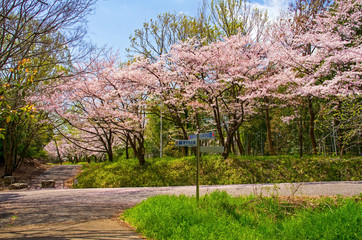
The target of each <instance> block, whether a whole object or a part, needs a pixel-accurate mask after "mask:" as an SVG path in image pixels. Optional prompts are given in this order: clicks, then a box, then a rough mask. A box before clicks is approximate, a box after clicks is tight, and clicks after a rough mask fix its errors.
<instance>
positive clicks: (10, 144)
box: [3, 129, 15, 176]
mask: <svg viewBox="0 0 362 240" xmlns="http://www.w3.org/2000/svg"><path fill="white" fill-rule="evenodd" d="M13 138H14V136H13V134H12V131H11V130H9V129H8V131H6V135H5V139H4V141H3V144H4V145H3V151H4V159H5V169H4V176H12V175H13V171H14V163H15V144H14V139H13Z"/></svg>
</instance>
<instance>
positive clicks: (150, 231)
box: [122, 192, 362, 240]
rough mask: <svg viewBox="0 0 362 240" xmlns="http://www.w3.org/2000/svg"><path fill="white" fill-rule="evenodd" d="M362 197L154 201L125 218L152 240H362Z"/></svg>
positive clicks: (161, 198)
mask: <svg viewBox="0 0 362 240" xmlns="http://www.w3.org/2000/svg"><path fill="white" fill-rule="evenodd" d="M361 197H362V195H360V196H359V197H357V196H356V197H352V198H342V197H334V198H306V197H304V198H301V197H298V198H297V197H295V198H284V199H282V198H272V197H260V196H259V197H256V196H248V197H231V196H230V195H228V194H227V193H225V192H214V193H212V194H210V195H206V196H204V197H201V198H200V202H199V204H197V203H196V200H195V198H194V197H186V196H178V197H177V196H156V197H152V198H149V199H147V200H146V201H143V202H142V203H141V204H139V205H137V206H136V207H134V208H131V209H128V210H126V211H125V212H124V214H123V216H122V218H123V219H124V220H125V221H127V222H129V223H130V224H131V225H133V226H135V227H136V228H137V231H139V232H141V233H142V234H143V235H145V236H146V237H149V238H152V239H253V240H254V239H290V240H294V239H361V238H360V237H361V236H362V232H361V221H362V205H361Z"/></svg>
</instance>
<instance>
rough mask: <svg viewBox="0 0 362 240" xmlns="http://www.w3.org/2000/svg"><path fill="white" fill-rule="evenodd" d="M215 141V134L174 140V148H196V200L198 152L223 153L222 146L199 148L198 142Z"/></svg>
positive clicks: (197, 194)
mask: <svg viewBox="0 0 362 240" xmlns="http://www.w3.org/2000/svg"><path fill="white" fill-rule="evenodd" d="M210 139H215V133H214V132H209V133H199V134H194V135H190V136H189V140H176V141H175V146H176V147H196V200H197V201H199V199H200V181H199V172H200V170H199V169H200V163H199V162H200V152H204V153H223V152H224V147H223V146H200V140H210Z"/></svg>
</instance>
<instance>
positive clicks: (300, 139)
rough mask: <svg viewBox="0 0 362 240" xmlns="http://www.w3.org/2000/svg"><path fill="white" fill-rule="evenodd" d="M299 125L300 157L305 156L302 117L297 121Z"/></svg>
mask: <svg viewBox="0 0 362 240" xmlns="http://www.w3.org/2000/svg"><path fill="white" fill-rule="evenodd" d="M298 122H299V123H298ZM297 126H298V139H299V157H303V121H302V118H301V117H300V119H298V121H297Z"/></svg>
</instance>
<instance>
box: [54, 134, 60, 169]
mask: <svg viewBox="0 0 362 240" xmlns="http://www.w3.org/2000/svg"><path fill="white" fill-rule="evenodd" d="M53 140H54V143H55V148H56V149H57V156H58V160H59V164H60V165H62V159H61V157H60V153H59V148H58V143H57V141H56V140H55V139H53Z"/></svg>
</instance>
